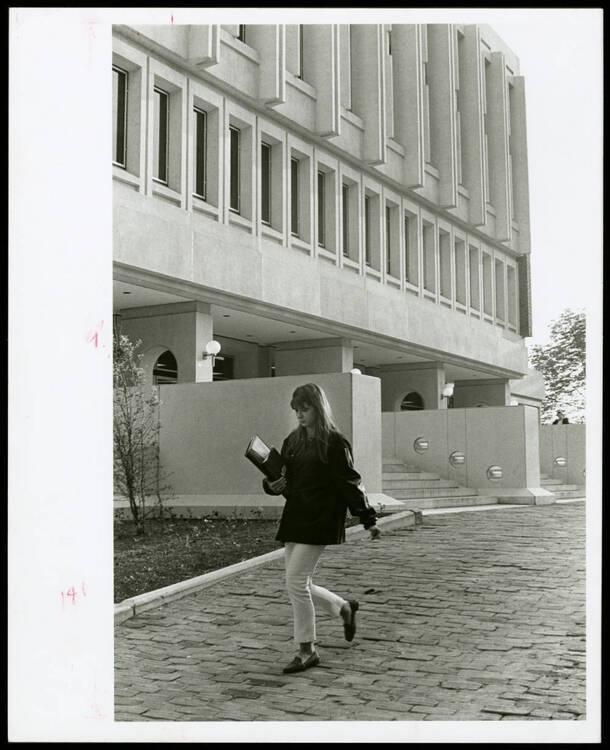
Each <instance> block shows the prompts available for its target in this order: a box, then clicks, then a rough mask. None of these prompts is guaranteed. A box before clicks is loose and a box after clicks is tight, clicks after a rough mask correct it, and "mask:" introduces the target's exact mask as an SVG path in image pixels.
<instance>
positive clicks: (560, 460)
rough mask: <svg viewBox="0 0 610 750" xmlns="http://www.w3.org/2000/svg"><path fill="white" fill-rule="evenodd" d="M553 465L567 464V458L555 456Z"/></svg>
mask: <svg viewBox="0 0 610 750" xmlns="http://www.w3.org/2000/svg"><path fill="white" fill-rule="evenodd" d="M555 465H556V466H567V465H568V459H567V458H565V456H556V457H555Z"/></svg>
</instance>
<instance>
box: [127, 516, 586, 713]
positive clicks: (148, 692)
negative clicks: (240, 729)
mask: <svg viewBox="0 0 610 750" xmlns="http://www.w3.org/2000/svg"><path fill="white" fill-rule="evenodd" d="M316 579H317V580H318V581H319V582H320V584H321V585H326V586H328V587H329V588H331V589H334V590H335V591H337V593H340V594H342V595H344V596H346V597H350V598H351V597H355V598H358V599H359V600H360V603H361V612H360V613H359V616H358V632H357V634H356V638H355V640H354V641H353V643H351V644H348V643H346V642H345V640H343V631H342V627H341V624H340V622H337V621H334V620H331V619H330V618H327V617H326V616H324V615H319V617H318V645H319V651H320V655H321V658H322V662H321V664H320V666H319V667H316V668H314V669H311V670H308V671H307V672H304V673H301V674H297V675H292V676H287V675H283V674H282V673H281V668H282V667H283V666H284V664H285V663H287V662H288V661H289V660H290V659H291V658H292V656H293V653H294V649H293V645H292V620H291V609H290V606H289V604H288V603H287V599H286V596H285V594H284V591H283V564H282V561H280V562H274V563H271V564H269V565H267V566H265V567H262V568H258V569H255V570H253V571H250V572H247V573H245V574H242V575H240V576H238V577H236V578H233V579H230V580H228V581H225V582H224V583H219V584H217V585H215V586H213V587H211V588H209V589H206V590H204V591H201V592H200V593H196V594H192V595H190V596H187V597H185V598H183V599H180V600H178V601H175V602H173V603H170V604H167V605H164V606H163V607H160V608H158V609H155V610H152V611H150V612H146V613H143V614H142V615H139V616H137V617H135V618H132V619H131V620H127V621H125V622H124V623H122V624H121V625H119V626H117V627H116V628H115V662H116V663H115V667H116V672H115V674H116V686H115V703H116V708H115V720H116V721H146V720H175V721H220V720H247V721H256V720H274V721H295V720H309V721H312V720H315V721H327V720H350V719H353V720H360V721H363V720H365V721H370V720H384V721H388V720H409V719H412V720H424V719H429V720H436V721H438V720H443V719H444V720H462V719H463V720H466V719H468V720H484V719H488V720H498V719H503V720H506V719H521V720H523V719H537V720H540V719H583V718H585V505H584V503H582V502H581V503H572V504H565V505H552V506H539V507H524V508H522V509H521V508H519V509H502V510H493V511H482V512H474V513H456V514H448V515H437V516H428V517H425V518H424V523H423V525H422V526H418V527H416V528H414V529H405V530H403V531H394V532H388V533H386V534H385V535H384V537H383V539H382V540H379V541H375V542H373V541H371V540H370V539H368V538H367V539H365V540H357V541H351V542H348V543H347V544H345V545H342V546H340V547H329V548H327V550H326V551H325V553H324V555H323V557H322V559H321V561H320V564H319V566H318V570H317V575H316Z"/></svg>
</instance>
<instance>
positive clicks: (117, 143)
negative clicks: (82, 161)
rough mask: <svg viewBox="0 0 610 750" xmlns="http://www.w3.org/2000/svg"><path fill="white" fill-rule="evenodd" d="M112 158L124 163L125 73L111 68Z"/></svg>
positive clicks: (116, 162)
mask: <svg viewBox="0 0 610 750" xmlns="http://www.w3.org/2000/svg"><path fill="white" fill-rule="evenodd" d="M112 111H113V117H112V151H113V153H112V160H113V162H114V163H115V164H118V165H120V166H121V167H124V166H125V165H126V137H125V133H126V125H127V73H126V72H125V71H124V70H121V69H120V68H112Z"/></svg>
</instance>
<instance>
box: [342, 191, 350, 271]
mask: <svg viewBox="0 0 610 750" xmlns="http://www.w3.org/2000/svg"><path fill="white" fill-rule="evenodd" d="M341 218H342V222H343V255H345V256H347V257H349V249H350V243H349V185H347V184H346V183H345V182H344V183H343V185H342V186H341Z"/></svg>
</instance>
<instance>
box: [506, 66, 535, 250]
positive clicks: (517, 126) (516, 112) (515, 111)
mask: <svg viewBox="0 0 610 750" xmlns="http://www.w3.org/2000/svg"><path fill="white" fill-rule="evenodd" d="M510 83H511V84H512V93H511V102H510V118H511V143H512V165H513V196H514V201H515V206H514V208H515V218H516V219H517V222H518V223H519V250H520V251H521V252H523V253H529V252H530V249H531V244H530V197H529V181H528V172H527V125H526V120H525V114H526V113H525V79H524V78H523V77H522V76H513V77H511V78H510Z"/></svg>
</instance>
